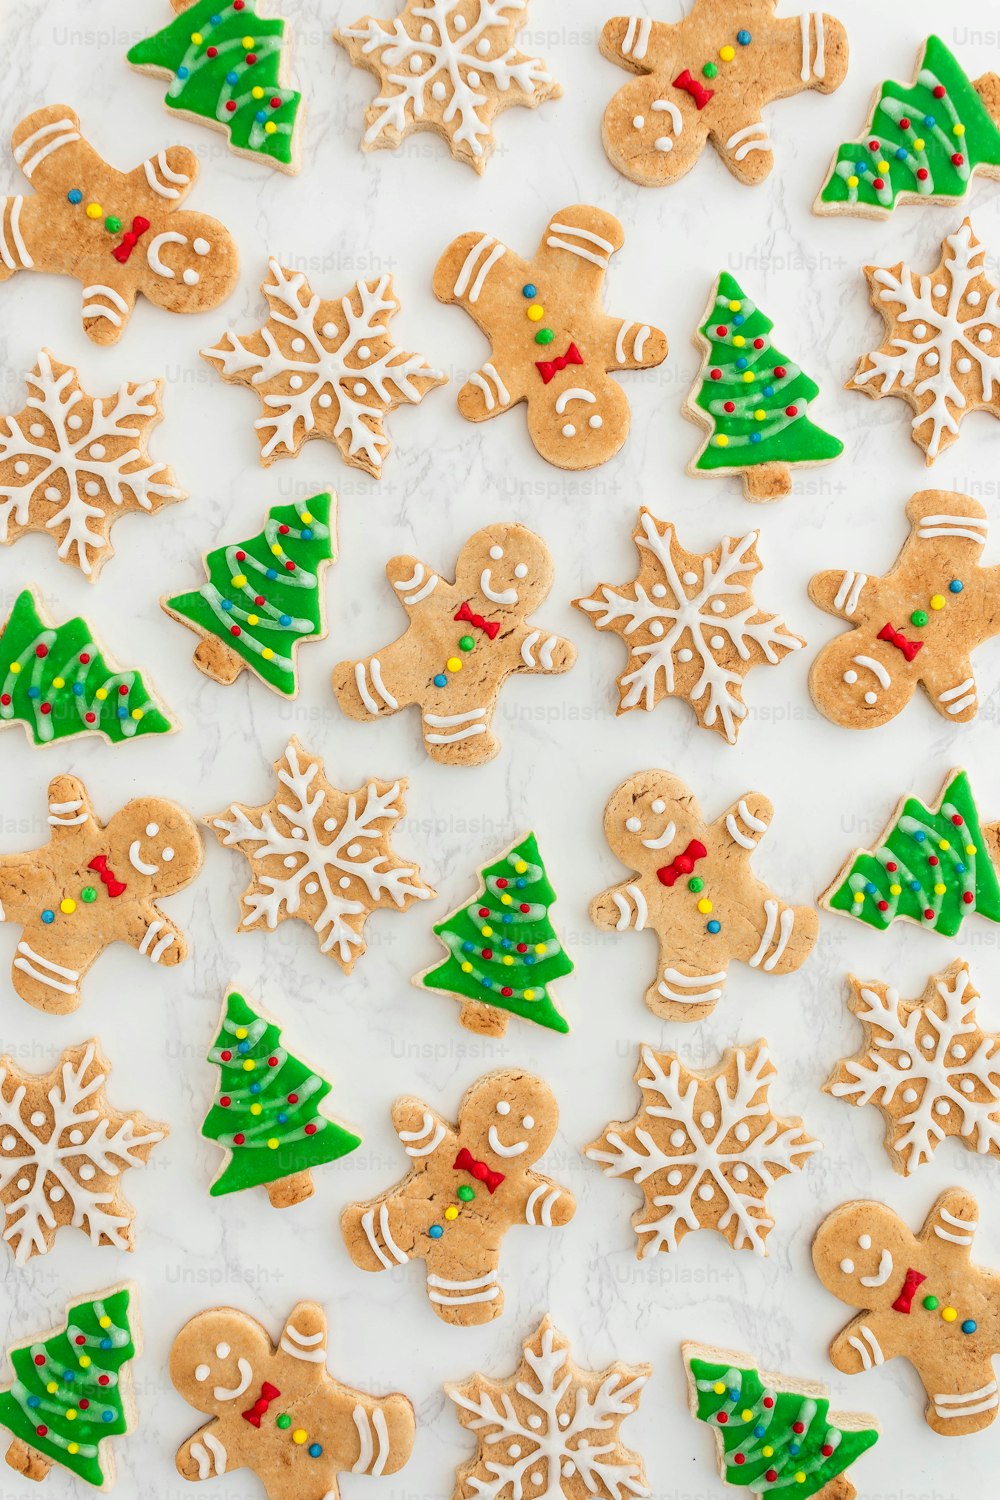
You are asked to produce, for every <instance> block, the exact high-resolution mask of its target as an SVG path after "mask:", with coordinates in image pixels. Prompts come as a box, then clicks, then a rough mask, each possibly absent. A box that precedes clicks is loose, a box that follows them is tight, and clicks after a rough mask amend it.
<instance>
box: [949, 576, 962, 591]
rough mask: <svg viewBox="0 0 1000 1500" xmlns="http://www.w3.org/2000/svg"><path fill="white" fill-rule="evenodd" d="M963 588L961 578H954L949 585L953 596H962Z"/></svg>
mask: <svg viewBox="0 0 1000 1500" xmlns="http://www.w3.org/2000/svg"><path fill="white" fill-rule="evenodd" d="M962 587H963V585H962V580H961V579H960V578H953V579H952V580H951V582H950V583H949V585H948V590H949V592H950V593H952V594H960V593H961V592H962Z"/></svg>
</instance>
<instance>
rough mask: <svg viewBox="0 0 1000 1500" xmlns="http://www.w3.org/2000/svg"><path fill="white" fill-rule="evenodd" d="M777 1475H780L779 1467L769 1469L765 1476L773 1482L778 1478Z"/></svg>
mask: <svg viewBox="0 0 1000 1500" xmlns="http://www.w3.org/2000/svg"><path fill="white" fill-rule="evenodd" d="M777 1477H778V1471H777V1469H768V1470H767V1472H766V1473H765V1475H764V1478H765V1479H767V1480H768V1481H769V1482H770V1483H771V1484H773V1483H774V1481H775V1480H776V1479H777Z"/></svg>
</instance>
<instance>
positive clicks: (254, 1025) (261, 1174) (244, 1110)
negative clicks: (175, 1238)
mask: <svg viewBox="0 0 1000 1500" xmlns="http://www.w3.org/2000/svg"><path fill="white" fill-rule="evenodd" d="M280 1040H281V1028H280V1026H276V1025H275V1024H274V1022H273V1021H270V1020H267V1019H265V1018H264V1017H263V1016H262V1015H261V1014H259V1013H258V1012H257V1011H255V1010H254V1009H253V1008H252V1006H250V1005H249V1004H248V1003H247V1001H246V1000H245V999H244V998H243V996H242V995H240V994H237V993H236V992H235V991H230V993H229V994H228V995H227V996H226V1002H225V1006H224V1009H223V1015H222V1024H221V1026H220V1029H219V1035H218V1037H217V1038H216V1041H215V1045H214V1047H213V1048H212V1050H211V1052H210V1053H209V1054H208V1060H209V1062H213V1063H215V1064H216V1065H217V1066H218V1068H219V1071H220V1074H221V1078H220V1083H219V1089H218V1092H217V1093H216V1096H215V1103H214V1104H213V1105H212V1108H211V1109H210V1110H209V1112H208V1114H207V1115H206V1117H205V1123H204V1124H203V1125H202V1127H201V1133H202V1135H203V1136H205V1137H206V1138H207V1139H208V1140H210V1141H217V1142H218V1144H219V1145H220V1146H222V1147H223V1148H224V1149H225V1150H226V1151H228V1152H229V1153H230V1155H229V1157H228V1158H227V1160H226V1162H225V1164H224V1166H223V1168H222V1170H221V1172H220V1173H219V1175H218V1176H217V1177H216V1179H215V1181H214V1182H213V1183H212V1186H211V1189H210V1191H211V1194H212V1197H213V1198H218V1197H221V1196H222V1195H223V1194H225V1193H238V1192H241V1191H242V1190H243V1188H250V1187H259V1186H261V1185H262V1184H263V1186H264V1187H266V1188H267V1196H268V1197H269V1198H270V1200H271V1203H272V1204H273V1205H274V1207H275V1208H290V1207H291V1206H292V1205H293V1204H295V1203H302V1202H303V1201H304V1200H305V1199H306V1198H309V1197H311V1196H312V1193H313V1180H312V1174H311V1170H310V1169H311V1168H312V1167H320V1166H322V1165H323V1163H324V1162H328V1161H336V1160H337V1159H338V1157H341V1156H347V1155H348V1153H349V1152H351V1151H355V1150H356V1149H357V1148H358V1146H360V1145H361V1138H360V1136H356V1135H354V1134H353V1133H352V1132H351V1131H350V1130H346V1129H345V1128H344V1127H343V1126H342V1125H337V1124H335V1123H334V1122H333V1121H332V1120H330V1119H328V1118H327V1117H326V1115H323V1114H320V1110H319V1106H320V1103H321V1101H322V1100H323V1099H325V1098H326V1096H327V1094H328V1093H329V1092H330V1084H329V1083H327V1081H326V1079H325V1078H321V1077H320V1075H319V1074H318V1073H314V1072H313V1070H312V1068H310V1067H309V1066H308V1064H306V1063H304V1062H301V1061H300V1060H299V1058H297V1057H293V1056H292V1054H291V1053H290V1052H286V1051H285V1049H284V1047H282V1046H280V1045H279V1043H280Z"/></svg>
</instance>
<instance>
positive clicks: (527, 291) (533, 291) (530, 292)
mask: <svg viewBox="0 0 1000 1500" xmlns="http://www.w3.org/2000/svg"><path fill="white" fill-rule="evenodd" d="M521 296H522V297H537V296H538V288H537V287H536V286H535V284H534V283H533V282H531V281H529V282H528V284H527V286H523V287H522V288H521Z"/></svg>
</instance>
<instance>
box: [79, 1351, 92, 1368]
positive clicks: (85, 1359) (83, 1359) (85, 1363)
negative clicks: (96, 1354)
mask: <svg viewBox="0 0 1000 1500" xmlns="http://www.w3.org/2000/svg"><path fill="white" fill-rule="evenodd" d="M80 1369H81V1370H89V1369H90V1355H89V1354H81V1355H80Z"/></svg>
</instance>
